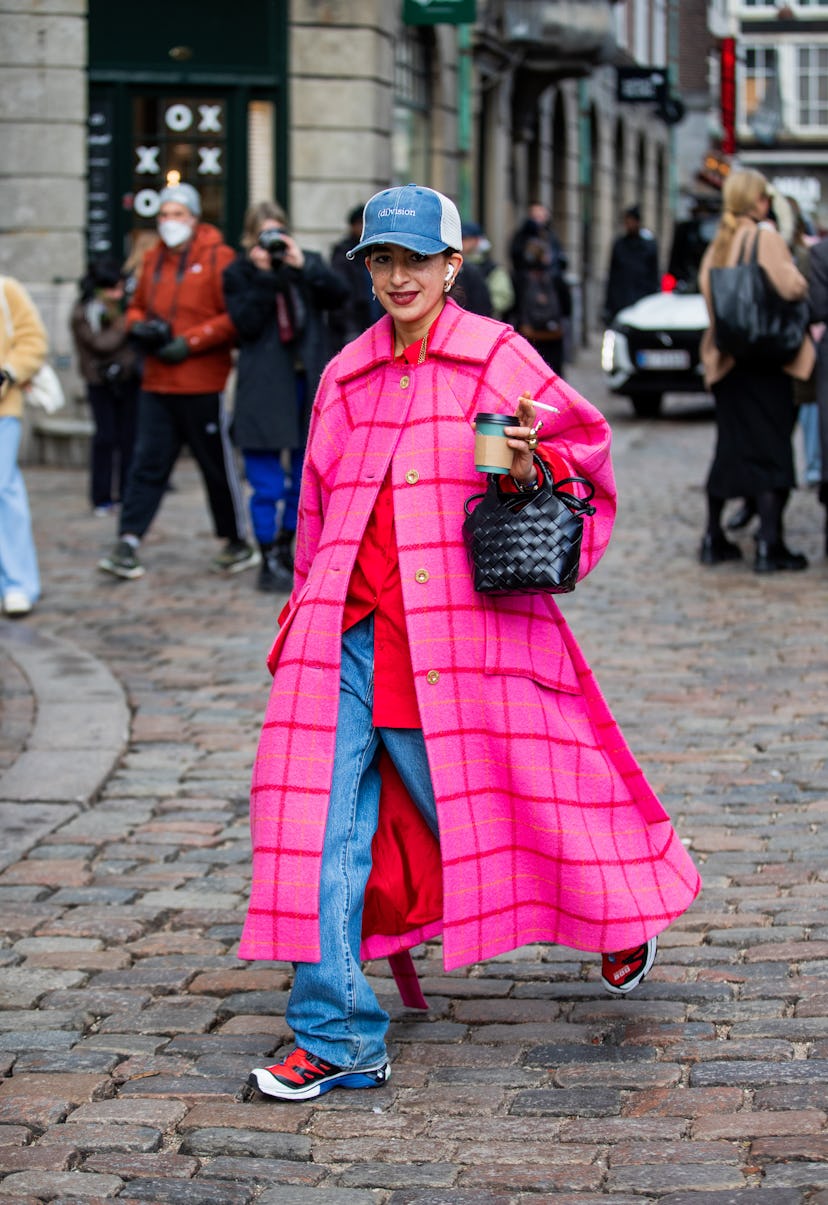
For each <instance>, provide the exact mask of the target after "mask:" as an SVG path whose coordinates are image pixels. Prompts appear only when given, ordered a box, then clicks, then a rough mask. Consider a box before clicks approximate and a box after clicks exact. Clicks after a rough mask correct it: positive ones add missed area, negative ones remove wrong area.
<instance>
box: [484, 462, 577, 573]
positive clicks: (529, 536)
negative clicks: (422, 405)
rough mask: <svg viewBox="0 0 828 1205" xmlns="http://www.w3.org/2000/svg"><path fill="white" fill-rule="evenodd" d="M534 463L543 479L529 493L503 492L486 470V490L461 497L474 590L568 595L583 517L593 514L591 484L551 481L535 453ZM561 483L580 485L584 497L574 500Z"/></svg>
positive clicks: (575, 480) (568, 479) (573, 478)
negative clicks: (469, 496) (464, 513)
mask: <svg viewBox="0 0 828 1205" xmlns="http://www.w3.org/2000/svg"><path fill="white" fill-rule="evenodd" d="M535 464H536V465H538V466H539V468H540V470H541V475H542V478H543V480H542V482H541V484H540V485H539V487H538V489H536V490H535V491H533V492H532V493H518V494H512V493H506V492H505V491H504V490H502V489H501V488H500V477H499V476H498V475H497V474H496V473H490V474H489V485H488V488H487V490H486V492H485V493H483V494H473V495H472V496H471V498H467V499H466V502H465V510H466V519H465V521H464V523H463V537H464V539H465V541H466V547H467V550H468V553H469V558H470V560H471V565H472V582H473V585H474V588H475V590H476V591H477V592H478V593H479V594H538V593H544V594H568V593H569V592H570V591H571V590H574V589H575V583H576V582H577V581H578V570H579V567H580V560H581V539H582V536H583V531H584V516H585V515H594V514H595V507H594V506H593V505H592V503H591V499H592V497H593V495H594V493H595V488H594V486H593V485H592V482H590V481H588V480H587V479H586V477H565V478H563V479H562V480H561V481H555V480H553V478H552V474H551V472H550V471H549V467H548V466H547V465H546V463H545V462H544V461H543V460H541V458H540V457H536V458H535ZM566 485H580V486H581V487H583V488H584V489H585V490H586V491H587V496H586V497H585V498H578V497H577V496H576V495H575V494H572V493H570V492H569V491H567V490H565V489H562V488H561V487H562V486H566ZM475 502H476V503H477V504H478V505H477V506H473V503H475Z"/></svg>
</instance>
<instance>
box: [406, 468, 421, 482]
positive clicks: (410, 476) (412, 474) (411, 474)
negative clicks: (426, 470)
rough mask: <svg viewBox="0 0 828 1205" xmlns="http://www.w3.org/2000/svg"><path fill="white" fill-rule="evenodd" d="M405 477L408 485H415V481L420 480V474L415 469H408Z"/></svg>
mask: <svg viewBox="0 0 828 1205" xmlns="http://www.w3.org/2000/svg"><path fill="white" fill-rule="evenodd" d="M405 479H406V481H407V482H408V484H409V485H416V484H417V482H418V481H419V480H420V474H419V473H418V472H417V470H416V469H409V470H408V472H407V473H406V475H405Z"/></svg>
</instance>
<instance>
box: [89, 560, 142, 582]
mask: <svg viewBox="0 0 828 1205" xmlns="http://www.w3.org/2000/svg"><path fill="white" fill-rule="evenodd" d="M98 568H99V569H100V570H101V572H102V573H111V574H112V576H113V577H120V578H122V579H123V580H124V581H134V579H135V578H136V577H143V576H144V574H145V573H146V570H145V569H144V566H143V565H136V566H135V568H134V569H124V568H123V566H121V565H116V564H115V562H114V561H111V560H110V559H109V557H108V556H105V557H104V558H103V560H101V561H98Z"/></svg>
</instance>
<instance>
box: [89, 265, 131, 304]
mask: <svg viewBox="0 0 828 1205" xmlns="http://www.w3.org/2000/svg"><path fill="white" fill-rule="evenodd" d="M122 280H123V272H122V270H121V265H120V264H119V263H118V261H117V260H116V259H93V260H92V261H91V262H90V264H89V266H88V268H87V269H86V275H85V276H84V278H83V280H82V281H81V284H80V287H81V293H82V294H83V296H84V297H85V298H89V297H91V296H92V294H93V293H94V292H95V290H96V289H114V287H115V285H117V284H119V283H120V282H121V281H122Z"/></svg>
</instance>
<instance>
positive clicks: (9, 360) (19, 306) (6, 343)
mask: <svg viewBox="0 0 828 1205" xmlns="http://www.w3.org/2000/svg"><path fill="white" fill-rule="evenodd" d="M0 288H2V289H3V292H4V294H5V297H6V302H7V303H8V308H9V314H10V316H11V321H12V325H13V328H14V334H13V335H12V333H11V332H10V331H9V329H8V324H7V321H6V319H5V316H4V313H5V311H4V307H3V306H2V305H0V368H8V369H10V371H11V373H12V375H13V376H14V378H15V384H13V385H11V384H10V385H8V386H7V387H6V391H5V393H4V394H3V396H2V398H0V418H21V417H22V415H23V390H22V388H21V386H22V385H25V384H26V382H27V381H30V380H31V379H32V377H33V376H34V374H35V373H36V372H37V370H38V368H40V366H41V364H42V363H43V362H44V360H45V359H46V351H47V346H48V345H47V340H46V330H45V328H44V326H43V323H42V322H41V320H40V315H39V314H38V312H37V307H36V306H35V303H34V302H33V301H32V299H31V297H30V296H29V294H28V293H27V292H26V290H25V289H24V288H23V286H22V285H21V284H20V283H19V281H16V280H14V278H13V277H11V276H3V277H0Z"/></svg>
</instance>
